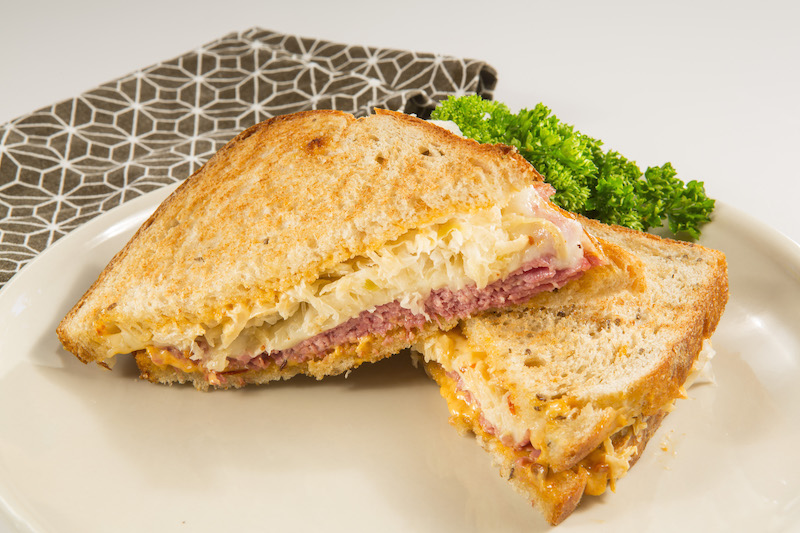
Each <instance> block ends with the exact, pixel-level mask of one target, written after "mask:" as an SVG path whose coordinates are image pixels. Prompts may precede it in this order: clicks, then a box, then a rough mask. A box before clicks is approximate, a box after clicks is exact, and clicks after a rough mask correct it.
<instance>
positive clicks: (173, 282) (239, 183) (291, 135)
mask: <svg viewBox="0 0 800 533" xmlns="http://www.w3.org/2000/svg"><path fill="white" fill-rule="evenodd" d="M550 193H551V190H550V189H549V187H548V186H547V185H545V184H544V183H543V182H542V181H541V176H540V175H539V174H538V173H537V172H536V171H535V170H534V169H533V167H532V166H531V165H529V164H528V163H527V162H526V161H525V160H524V159H523V158H522V157H520V156H519V155H518V154H517V153H516V152H515V151H514V150H513V149H512V148H509V147H506V146H490V145H481V144H478V143H476V142H474V141H471V140H468V139H464V138H462V137H459V136H457V135H454V134H452V133H450V132H449V131H446V130H445V129H443V128H440V127H437V126H435V125H432V124H429V123H427V122H424V121H422V120H418V119H416V118H414V117H410V116H407V115H403V114H400V113H394V112H389V111H381V112H378V113H377V114H375V115H372V116H370V117H367V118H363V119H355V118H354V117H353V116H351V115H349V114H346V113H341V112H336V111H312V112H304V113H297V114H294V115H287V116H282V117H277V118H274V119H271V120H268V121H266V122H263V123H261V124H258V125H256V126H253V127H252V128H250V129H248V130H246V131H244V132H243V133H241V134H240V135H238V136H237V137H236V138H234V139H233V140H232V141H231V142H230V143H228V144H227V145H226V146H225V147H224V148H223V149H222V150H220V151H219V152H218V153H217V154H216V155H215V156H214V157H212V159H211V160H210V161H209V162H208V163H207V164H206V165H204V166H203V167H202V168H201V169H200V170H199V171H198V172H196V173H195V174H194V175H193V176H192V177H190V178H189V179H187V180H186V181H185V182H184V183H183V184H182V185H181V186H180V187H179V188H178V189H177V190H176V191H175V192H174V193H173V194H172V195H171V196H170V197H169V198H168V199H167V200H166V201H165V202H164V203H163V204H162V205H161V206H160V207H159V208H158V209H157V210H156V212H155V213H154V214H153V216H152V217H150V219H149V220H147V222H145V224H144V225H143V226H142V227H141V228H140V229H139V230H138V231H137V232H136V234H135V235H134V237H133V238H132V240H131V241H130V242H129V243H128V244H127V245H126V246H125V248H124V249H123V250H122V251H121V252H120V253H119V254H117V255H116V257H114V259H113V260H112V261H111V263H110V264H109V265H108V267H107V268H106V269H105V270H104V271H103V272H102V273H101V274H100V276H99V278H98V279H97V281H96V282H95V283H94V285H92V287H91V288H90V289H89V290H88V291H87V293H86V294H85V295H84V296H83V298H82V299H81V300H80V301H79V302H78V303H77V304H76V305H75V307H74V308H73V309H72V310H71V311H70V312H69V314H68V315H67V316H66V317H65V318H64V320H63V321H62V322H61V324H60V325H59V327H58V335H59V337H60V339H61V341H62V343H63V345H64V346H65V347H66V348H67V349H68V350H69V351H71V352H73V353H74V354H75V355H76V356H77V357H78V358H79V359H80V360H82V361H84V362H91V361H94V362H98V363H100V364H104V365H105V364H106V362H107V361H108V360H109V359H111V358H113V357H114V356H115V355H117V354H125V353H133V354H135V356H136V360H137V362H138V363H139V365H140V367H141V370H142V375H143V377H145V378H147V379H150V380H152V381H157V382H164V383H170V382H183V381H189V382H192V383H194V384H195V385H196V386H197V387H199V388H206V387H207V386H208V385H215V386H219V387H229V386H241V385H244V384H246V383H262V382H265V381H268V380H272V379H279V378H287V377H291V376H292V375H295V374H297V373H305V374H309V375H312V376H315V377H322V376H323V375H328V374H333V373H340V372H343V371H346V370H348V369H350V368H354V367H355V366H358V364H360V363H362V362H363V361H374V360H377V359H380V358H382V357H385V356H388V355H390V354H391V353H393V352H395V351H397V350H399V349H401V348H403V347H406V346H408V345H409V344H410V343H411V342H412V341H413V340H414V339H416V338H419V337H420V336H424V335H426V334H427V333H428V332H431V331H433V329H436V328H438V327H443V328H446V327H449V326H450V325H452V324H454V323H455V319H456V318H460V317H463V316H466V315H469V314H470V313H471V312H473V311H475V310H479V309H483V308H487V307H498V306H502V305H505V303H504V302H505V300H504V299H503V298H502V291H503V290H506V289H507V287H505V286H503V287H497V286H495V285H493V284H497V283H500V282H503V281H504V280H506V279H511V280H512V281H513V280H517V279H518V278H520V277H521V278H524V279H526V280H528V281H530V278H531V277H532V275H531V273H532V272H533V273H536V276H538V277H537V278H536V282H537V283H538V284H539V287H540V289H541V290H546V289H552V288H554V287H558V286H560V285H562V284H563V283H566V281H567V280H569V279H572V278H573V277H575V276H579V275H580V273H581V272H582V271H584V270H586V269H587V268H589V267H591V266H592V265H593V264H597V263H599V262H601V261H602V258H601V253H600V252H599V251H598V250H596V249H595V247H594V243H593V241H592V239H591V238H589V237H588V236H587V235H586V234H585V233H584V232H583V230H582V228H581V226H580V224H579V223H578V222H577V221H576V220H575V218H574V217H573V216H572V215H570V214H569V213H565V212H563V211H561V210H560V209H558V208H556V207H555V206H554V205H553V204H551V203H550V202H549V201H548V200H547V198H548V197H549V194H550ZM539 273H540V274H541V276H539ZM522 274H525V275H522ZM539 278H541V279H539ZM495 289H497V290H495ZM525 290H526V291H528V292H527V293H525V294H524V295H522V296H525V297H527V296H530V295H531V294H533V292H535V291H533V289H532V288H530V287H529V288H526V289H525ZM465 291H466V292H465ZM470 291H471V292H470ZM487 291H489V292H492V291H494V292H493V293H492V294H490V295H489V296H491V298H489V297H486V295H487ZM522 296H520V298H522ZM465 297H469V298H472V300H471V302H470V306H466V307H465V306H461V307H460V308H456V307H458V305H460V302H462V301H463V300H464V298H465ZM437 306H438V307H437Z"/></svg>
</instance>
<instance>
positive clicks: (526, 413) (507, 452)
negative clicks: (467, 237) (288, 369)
mask: <svg viewBox="0 0 800 533" xmlns="http://www.w3.org/2000/svg"><path fill="white" fill-rule="evenodd" d="M584 225H585V227H586V228H587V229H588V230H589V231H590V232H591V233H593V234H594V235H595V236H596V237H598V239H600V241H601V243H603V246H604V248H605V249H606V252H607V255H608V257H609V258H610V259H611V261H610V263H609V264H608V265H606V266H604V267H598V268H595V269H593V270H591V271H589V272H587V273H586V275H584V276H583V277H582V278H581V279H580V280H578V281H576V282H574V283H571V284H568V285H567V286H566V287H564V288H562V289H560V290H559V291H556V292H551V293H546V294H545V293H543V294H540V295H537V296H536V297H534V298H533V299H532V300H530V301H529V302H528V303H527V304H525V305H523V306H518V307H515V308H513V309H510V310H506V311H497V312H487V313H482V314H480V315H476V316H474V317H472V318H470V319H466V320H464V321H462V322H460V324H459V325H458V326H456V327H455V328H453V329H452V330H451V331H450V332H447V333H437V334H435V335H433V336H431V337H430V338H429V339H428V340H427V341H425V342H423V343H420V344H418V345H417V349H418V351H420V352H421V353H422V354H423V355H424V358H425V360H426V368H427V369H428V372H429V373H430V374H431V375H432V376H433V377H434V378H435V379H436V381H437V382H438V383H439V384H440V386H441V388H442V394H443V396H444V397H445V398H446V399H447V400H448V403H449V406H450V409H451V412H452V413H453V415H454V416H453V417H452V422H453V423H454V424H455V425H456V426H457V427H459V428H460V429H461V430H462V431H467V430H469V431H471V432H473V433H474V434H475V435H476V436H477V438H478V440H479V442H480V443H481V444H482V446H483V447H484V448H485V449H487V450H488V451H489V452H490V453H491V454H492V455H493V456H494V458H495V461H496V462H497V463H498V464H499V465H500V468H501V473H502V474H503V475H504V476H506V477H508V478H509V480H510V481H511V483H512V484H513V485H514V486H515V487H516V488H517V489H519V490H521V491H522V492H523V493H525V494H526V495H527V496H528V497H529V498H530V499H531V500H532V502H533V503H534V504H535V506H536V507H538V508H539V509H540V510H541V511H542V512H543V514H544V516H545V518H546V519H547V520H548V521H549V522H551V523H552V524H556V523H558V522H560V521H561V520H563V519H564V518H565V517H566V516H568V515H569V513H571V512H572V510H574V508H575V506H576V505H577V504H578V502H579V501H580V499H581V497H582V495H583V494H584V492H587V493H589V494H598V493H601V492H602V491H604V490H605V488H606V486H607V484H608V483H610V484H611V486H612V487H613V486H614V483H615V481H616V480H617V479H619V478H620V477H621V476H623V475H624V474H625V473H626V472H627V470H628V468H629V467H630V466H631V465H632V464H633V462H634V461H635V460H636V458H637V457H638V456H639V454H640V453H641V451H642V450H643V449H644V446H645V444H646V442H647V440H648V439H649V437H650V436H651V435H652V433H653V432H654V431H655V429H656V428H657V427H658V424H660V422H661V420H662V419H663V417H664V416H665V415H666V413H668V412H669V411H670V410H671V408H672V405H673V403H674V401H675V400H676V399H677V398H680V397H682V396H683V395H684V389H683V387H684V385H685V382H686V380H687V377H688V376H689V375H690V371H691V370H692V368H693V366H695V364H696V362H697V361H698V355H699V354H700V353H701V349H702V348H703V346H704V343H705V341H707V340H708V339H709V338H710V337H711V335H712V333H713V332H714V330H715V328H716V326H717V323H718V322H719V319H720V316H721V314H722V312H723V309H724V307H725V304H726V302H727V298H728V282H727V266H726V262H725V257H724V255H723V254H722V253H720V252H718V251H715V250H710V249H707V248H704V247H702V246H699V245H696V244H689V243H684V242H677V241H672V240H667V239H660V238H658V237H655V236H652V235H649V234H645V233H640V232H636V231H632V230H628V229H625V228H619V227H611V226H606V225H603V224H600V223H599V222H595V221H588V220H586V221H584Z"/></svg>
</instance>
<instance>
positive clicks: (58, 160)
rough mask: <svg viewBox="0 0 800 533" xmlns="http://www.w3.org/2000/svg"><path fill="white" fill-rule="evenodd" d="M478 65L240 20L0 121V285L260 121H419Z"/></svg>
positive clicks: (484, 70) (484, 77) (489, 84)
mask: <svg viewBox="0 0 800 533" xmlns="http://www.w3.org/2000/svg"><path fill="white" fill-rule="evenodd" d="M496 81H497V77H496V73H495V70H494V69H493V68H492V67H491V66H489V65H487V64H486V63H484V62H482V61H476V60H470V59H459V58H454V57H446V56H441V55H436V54H430V53H419V52H412V51H406V50H390V49H379V48H369V47H364V46H356V45H346V44H338V43H332V42H327V41H322V40H319V39H309V38H303V37H298V36H294V35H284V34H280V33H276V32H273V31H267V30H263V29H259V28H252V29H249V30H246V31H243V32H237V33H231V34H229V35H226V36H224V37H222V38H220V39H218V40H216V41H213V42H211V43H208V44H206V45H204V46H201V47H200V48H198V49H196V50H192V51H191V52H189V53H186V54H184V55H182V56H180V57H177V58H175V59H172V60H169V61H164V62H162V63H158V64H156V65H153V66H150V67H147V68H144V69H141V70H139V71H136V72H133V73H131V74H129V75H127V76H124V77H122V78H120V79H118V80H115V81H112V82H110V83H106V84H104V85H102V86H100V87H98V88H96V89H93V90H91V91H88V92H86V93H84V94H81V95H80V96H77V97H76V98H73V99H71V100H67V101H64V102H59V103H57V104H54V105H52V106H50V107H47V108H44V109H41V110H39V111H36V112H34V113H31V114H29V115H26V116H23V117H20V118H17V119H15V120H12V121H11V122H8V123H6V124H3V125H0V287H2V286H3V285H4V284H5V283H6V282H7V281H8V280H9V279H11V277H12V276H13V275H14V274H16V273H17V272H18V271H19V270H20V269H21V268H22V267H23V266H24V265H25V264H26V263H28V262H29V261H30V260H32V259H33V258H34V257H36V256H37V255H38V254H39V253H41V252H42V251H43V250H45V249H46V248H47V247H48V246H50V245H51V244H52V243H53V242H55V241H56V240H58V239H59V238H61V237H63V236H64V235H66V234H67V233H69V232H70V231H71V230H73V229H75V228H76V227H78V226H80V225H81V224H83V223H85V222H86V221H88V220H90V219H92V218H94V217H95V216H97V215H99V214H101V213H103V212H105V211H108V210H109V209H112V208H114V207H116V206H118V205H120V204H121V203H123V202H125V201H128V200H130V199H132V198H135V197H137V196H140V195H142V194H144V193H147V192H149V191H152V190H155V189H158V188H160V187H163V186H165V185H168V184H171V183H175V182H177V181H180V180H183V179H185V178H186V177H188V176H189V175H190V174H191V173H192V172H194V171H195V170H196V169H197V168H199V167H200V166H201V165H202V164H203V163H204V162H205V161H206V160H207V159H208V158H209V157H210V156H211V155H212V154H214V153H215V152H216V151H217V150H218V149H219V148H221V147H222V146H223V145H224V144H225V143H226V142H227V141H228V140H229V139H230V138H232V137H233V136H234V135H236V134H237V133H238V132H240V131H241V130H243V129H245V128H247V127H249V126H251V125H253V124H255V123H256V122H259V121H261V120H264V119H267V118H269V117H272V116H276V115H282V114H286V113H293V112H295V111H302V110H307V109H326V108H327V109H339V110H342V111H347V112H350V113H353V114H355V115H357V116H361V115H366V114H368V113H369V112H370V111H371V109H372V108H374V107H383V108H388V109H395V110H401V111H405V112H406V113H415V114H417V115H418V116H421V117H423V118H426V117H427V116H428V115H429V114H430V112H431V110H432V109H433V108H434V107H435V105H436V103H437V102H438V101H440V100H442V99H444V98H446V97H447V96H448V95H451V94H456V95H460V94H467V93H477V94H480V95H481V96H483V97H485V98H490V97H491V96H492V92H493V90H494V88H495V84H496Z"/></svg>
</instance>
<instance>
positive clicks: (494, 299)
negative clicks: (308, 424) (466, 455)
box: [228, 258, 596, 370]
mask: <svg viewBox="0 0 800 533" xmlns="http://www.w3.org/2000/svg"><path fill="white" fill-rule="evenodd" d="M594 261H596V260H595V259H594V258H591V259H588V258H584V259H583V261H582V262H581V263H580V265H579V266H577V267H575V268H572V269H565V270H556V269H553V268H552V267H550V266H549V265H548V261H547V260H543V259H539V260H536V261H534V262H531V263H528V264H526V265H523V266H522V267H521V268H519V269H518V270H516V271H514V272H512V273H511V274H510V275H509V276H507V277H506V278H505V279H502V280H498V281H495V282H494V283H490V284H489V285H487V286H486V287H484V288H483V289H478V288H477V287H476V286H475V285H471V286H467V287H464V288H463V289H461V290H458V291H452V290H450V289H448V288H442V289H437V290H434V291H431V293H430V295H429V296H428V298H427V299H426V300H425V313H426V314H427V315H428V317H430V318H428V317H426V316H425V315H424V314H418V313H414V312H412V311H411V310H409V309H406V308H405V307H402V306H401V305H400V303H399V302H396V301H395V302H391V303H388V304H384V305H381V306H378V307H376V308H375V309H374V310H372V311H363V312H362V313H361V314H359V315H358V316H357V317H354V318H351V319H350V320H348V321H347V322H344V323H343V324H340V325H338V326H336V327H335V328H332V329H330V330H328V331H325V332H323V333H320V334H319V335H315V336H314V337H311V338H310V339H306V340H304V341H302V342H301V343H299V344H298V345H297V346H294V347H292V348H289V349H286V350H281V351H275V352H271V353H262V354H260V355H258V356H256V357H254V358H253V359H251V360H250V361H249V362H247V363H245V364H244V365H242V362H239V361H233V360H231V361H230V364H231V366H230V367H229V369H228V370H236V369H237V368H241V367H242V366H245V367H246V368H265V367H267V366H268V365H270V364H278V365H281V366H282V365H285V364H286V362H287V361H294V362H303V361H307V360H310V359H320V358H322V357H324V356H325V354H326V352H328V351H329V350H331V349H333V348H335V347H336V346H340V345H347V344H357V343H358V341H359V339H360V338H362V337H364V336H365V335H374V336H377V337H382V336H384V335H386V334H387V333H388V332H390V331H391V330H393V329H396V328H402V330H404V333H405V334H406V335H408V336H409V337H412V336H413V335H414V330H416V329H419V328H420V327H422V326H423V325H424V324H425V323H426V322H427V321H428V320H437V319H442V320H450V319H452V318H459V319H460V318H467V317H469V316H471V315H474V314H475V313H478V312H480V311H486V310H488V309H500V308H504V307H507V306H509V305H515V304H520V303H523V302H525V301H527V300H529V299H530V298H531V297H533V296H534V295H535V294H537V293H539V292H543V291H548V290H552V289H556V288H558V287H561V286H563V285H564V284H565V283H567V282H568V281H570V280H572V279H574V278H577V277H579V276H580V275H581V274H582V273H583V272H584V271H586V270H587V269H589V268H591V267H592V266H593V265H594Z"/></svg>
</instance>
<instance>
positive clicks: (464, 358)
mask: <svg viewBox="0 0 800 533" xmlns="http://www.w3.org/2000/svg"><path fill="white" fill-rule="evenodd" d="M415 348H416V349H417V351H419V352H420V353H422V354H423V357H424V359H425V361H426V362H429V363H430V362H432V363H433V366H430V365H429V366H428V367H427V368H428V370H429V372H431V370H432V371H433V377H434V378H435V379H436V380H437V382H439V384H440V386H442V393H443V394H444V395H445V397H446V399H447V400H448V404H449V405H450V407H451V411H452V412H453V413H454V416H455V417H456V418H457V419H459V420H458V423H459V424H460V425H462V426H466V427H467V428H468V429H470V430H471V431H475V428H479V430H480V432H482V433H483V434H485V435H487V436H490V437H492V438H494V439H497V440H498V441H499V442H500V443H501V444H502V445H503V446H505V447H506V448H508V450H509V452H512V451H513V452H514V454H515V456H516V457H517V458H518V459H519V460H521V461H522V462H524V463H526V464H534V463H536V464H540V466H541V464H542V462H544V463H545V464H546V458H545V457H544V454H543V450H542V448H543V446H542V445H541V444H538V445H537V444H536V443H544V442H546V441H547V424H548V421H552V420H557V419H558V418H559V417H563V416H564V415H566V414H567V413H568V412H569V411H570V409H571V406H570V405H568V403H567V402H565V400H564V399H555V400H552V399H551V400H547V399H542V398H539V397H538V396H536V395H534V393H531V394H532V398H533V397H534V396H536V399H537V400H541V402H540V403H541V409H538V408H537V411H538V412H540V413H541V415H542V416H540V417H536V418H535V419H531V418H530V417H522V416H520V415H519V414H518V412H517V408H516V406H515V405H514V403H513V401H512V400H511V399H510V396H509V393H508V391H503V390H499V388H498V383H497V381H496V380H494V379H493V374H492V372H493V371H492V369H491V368H488V367H487V365H486V364H485V362H486V361H485V360H486V354H485V353H484V352H482V351H480V350H476V349H473V348H471V347H470V345H469V343H468V341H467V339H466V337H464V336H463V335H462V334H461V333H460V332H459V331H458V328H455V329H453V330H451V331H449V332H447V333H444V334H441V335H437V336H436V337H434V338H431V339H428V340H426V341H425V342H424V343H422V345H420V346H416V347H415ZM713 356H714V350H713V348H712V347H711V342H710V340H708V339H706V340H705V341H704V342H703V345H702V348H701V350H700V353H699V354H698V356H697V358H696V359H695V362H694V364H693V366H692V368H691V370H690V372H689V375H688V377H687V379H686V381H685V383H684V385H683V388H682V389H681V392H682V393H685V389H686V388H688V387H690V386H691V385H693V384H695V383H702V382H708V381H709V378H708V376H709V375H710V372H711V370H710V362H711V358H712V357H713ZM445 382H446V384H447V387H445V386H444V384H445ZM675 399H676V398H672V399H670V400H669V401H668V402H667V404H666V405H663V406H661V407H660V408H659V410H658V412H659V413H663V414H666V413H668V412H669V411H671V409H672V405H673V404H674V401H675ZM627 415H628V417H627V418H626V417H625V416H622V418H621V420H628V421H629V422H630V423H624V424H622V427H620V428H619V429H617V430H616V431H615V432H614V433H613V434H612V435H610V436H609V437H608V438H607V439H606V441H605V442H604V443H603V444H602V445H601V446H600V447H599V448H598V449H597V450H595V451H594V452H592V453H590V454H589V455H587V456H586V457H585V458H584V459H583V460H581V461H580V463H579V464H578V465H576V467H575V468H584V469H585V470H587V471H588V472H589V474H593V473H594V474H595V475H594V481H592V482H591V483H590V485H589V488H587V493H589V494H600V493H602V492H603V491H604V490H605V487H606V481H610V482H611V483H612V485H611V486H612V488H613V482H614V480H616V479H619V478H621V477H622V476H623V475H624V474H625V473H626V472H627V470H628V467H629V461H630V458H631V457H632V456H633V453H634V452H635V447H630V446H627V447H621V446H619V445H616V444H615V445H614V446H612V442H614V443H617V444H618V443H619V442H621V441H622V440H623V437H624V438H625V440H633V439H632V437H635V436H636V435H638V434H639V433H640V432H641V431H643V430H644V429H646V421H644V420H642V419H640V417H639V415H636V414H634V415H632V416H631V414H630V413H628V414H627ZM598 465H603V466H602V468H600V467H599V466H598ZM604 476H605V477H604ZM590 477H591V476H590ZM601 478H602V483H601V482H600V480H601Z"/></svg>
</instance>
